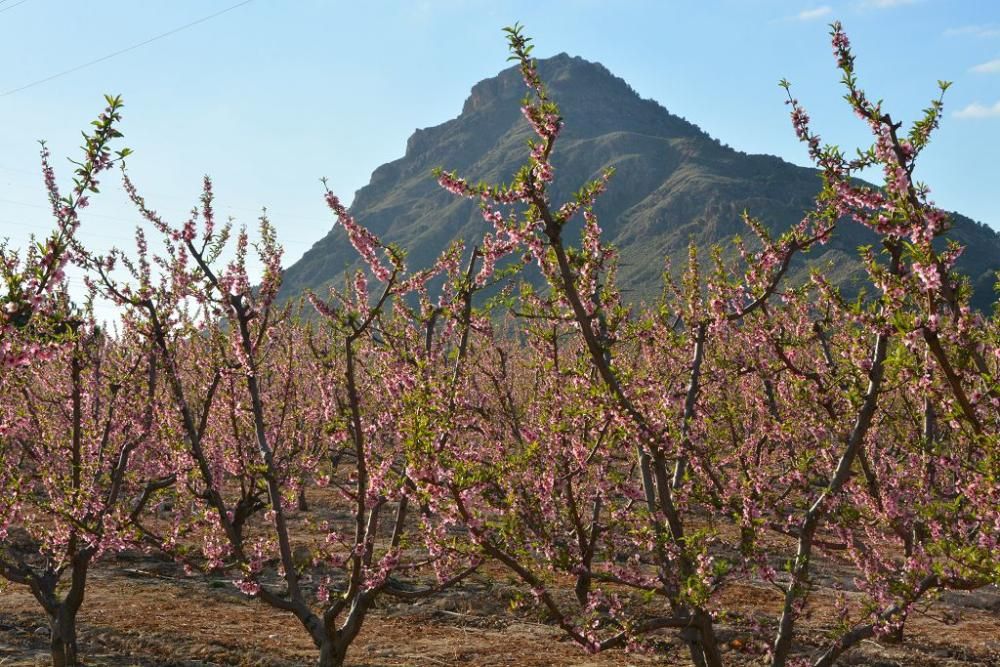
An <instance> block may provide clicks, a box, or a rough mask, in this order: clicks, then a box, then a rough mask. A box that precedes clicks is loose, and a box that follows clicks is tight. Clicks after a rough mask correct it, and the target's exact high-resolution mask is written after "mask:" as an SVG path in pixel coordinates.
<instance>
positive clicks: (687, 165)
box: [283, 54, 1000, 310]
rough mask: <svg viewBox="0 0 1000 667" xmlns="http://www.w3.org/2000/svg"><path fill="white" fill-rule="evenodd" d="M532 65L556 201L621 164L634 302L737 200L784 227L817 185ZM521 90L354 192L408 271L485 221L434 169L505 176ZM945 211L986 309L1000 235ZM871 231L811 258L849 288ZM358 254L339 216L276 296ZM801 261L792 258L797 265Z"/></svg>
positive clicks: (732, 231) (558, 61) (815, 177)
mask: <svg viewBox="0 0 1000 667" xmlns="http://www.w3.org/2000/svg"><path fill="white" fill-rule="evenodd" d="M538 67H539V71H540V74H541V76H542V78H543V80H544V81H546V82H547V84H548V86H549V89H550V92H551V94H552V96H553V98H554V99H555V100H556V101H557V102H558V103H559V105H560V108H561V111H562V114H563V117H564V118H565V120H566V125H565V128H564V130H563V133H562V134H561V135H560V138H559V141H558V142H557V144H556V150H555V152H554V154H553V160H552V162H553V165H554V167H555V170H556V187H554V188H553V189H552V196H553V202H555V203H559V202H561V201H564V200H565V199H567V198H569V197H570V196H571V192H572V191H574V190H576V189H577V188H579V187H580V186H581V185H583V184H584V183H585V182H587V181H588V180H591V179H593V178H595V177H597V176H598V175H599V174H600V173H602V171H603V170H604V169H605V168H607V167H614V168H615V175H614V177H613V178H612V180H611V183H610V184H609V187H608V190H607V192H606V193H605V194H604V195H603V196H602V197H601V198H600V199H599V200H598V204H597V206H596V207H595V212H596V213H597V214H598V216H599V219H600V221H601V226H602V228H603V229H604V233H605V238H606V239H607V240H609V241H611V242H612V243H613V244H614V245H615V246H616V247H617V248H618V250H619V252H620V259H621V261H620V269H619V274H618V278H619V285H620V287H621V288H622V290H623V292H624V295H625V296H626V298H628V299H629V300H631V301H640V300H651V299H655V298H656V296H657V294H658V293H659V290H660V286H661V273H662V271H663V267H664V260H665V259H666V258H670V259H671V265H672V266H674V267H678V266H681V265H682V264H683V258H684V256H685V255H686V249H687V245H688V242H689V240H690V239H693V240H694V241H695V242H696V243H697V244H698V245H699V246H700V247H702V248H707V247H709V246H710V245H711V244H713V243H723V244H724V245H728V243H729V240H730V239H731V238H732V237H733V236H734V235H737V234H744V235H748V230H747V229H746V228H745V225H744V224H743V222H742V221H741V219H740V214H741V212H742V211H743V210H744V209H746V210H748V211H750V213H751V215H753V216H754V217H757V218H760V219H761V220H762V221H763V222H764V223H765V225H767V226H768V227H769V228H770V229H772V230H775V231H779V230H783V229H787V228H788V227H789V226H791V225H792V224H794V223H796V222H798V221H799V220H800V219H801V218H802V216H803V213H804V212H805V211H806V210H808V209H810V208H811V206H812V199H813V197H814V195H815V194H816V192H817V191H818V189H819V187H820V178H819V174H818V172H817V171H815V170H813V169H807V168H804V167H798V166H795V165H793V164H791V163H788V162H785V161H784V160H781V159H779V158H777V157H773V156H770V155H748V154H746V153H742V152H740V151H737V150H734V149H732V148H730V147H728V146H725V145H722V144H721V143H720V142H719V141H718V140H716V139H713V138H712V137H710V136H709V135H708V134H706V133H705V132H703V131H702V130H701V129H699V128H698V127H697V126H695V125H694V124H692V123H690V122H688V121H686V120H684V119H682V118H679V117H677V116H674V115H672V114H671V113H669V112H668V111H667V110H666V109H664V108H663V107H662V106H660V105H659V104H658V103H656V102H654V101H652V100H646V99H642V98H641V97H640V96H639V95H638V94H636V92H635V91H634V90H632V88H630V87H629V85H628V84H627V83H626V82H625V81H624V80H622V79H620V78H618V77H616V76H614V75H613V74H611V72H609V71H608V70H607V69H606V68H605V67H603V66H602V65H599V64H596V63H591V62H588V61H586V60H583V59H582V58H579V57H570V56H568V55H566V54H560V55H557V56H554V57H552V58H548V59H545V60H540V61H539V62H538ZM524 94H525V88H524V85H523V83H522V81H521V77H520V74H519V72H518V71H517V70H516V69H515V68H510V69H507V70H505V71H503V72H501V73H500V74H499V75H497V76H495V77H493V78H490V79H486V80H485V81H481V82H479V83H478V84H476V85H475V86H474V87H473V88H472V92H471V94H470V95H469V97H468V99H467V100H466V101H465V106H464V108H463V109H462V113H461V115H459V116H458V117H457V118H455V119H453V120H449V121H447V122H445V123H443V124H441V125H438V126H436V127H431V128H427V129H422V130H417V131H415V132H414V133H413V135H412V136H411V137H410V138H409V140H408V141H407V145H406V154H405V155H404V156H403V157H402V158H400V159H398V160H395V161H393V162H389V163H387V164H384V165H382V166H381V167H379V168H378V169H376V170H375V171H374V173H372V176H371V182H370V183H369V184H368V185H366V186H365V187H363V188H361V189H360V190H358V192H357V193H356V195H355V198H354V202H353V205H352V207H351V212H352V213H353V215H354V216H355V217H356V218H357V220H358V222H360V223H361V224H363V225H365V226H366V227H368V228H369V229H371V230H372V231H373V232H374V233H376V234H378V235H379V236H381V237H382V238H383V240H385V241H391V242H395V243H398V244H399V245H401V246H402V247H403V248H405V249H407V251H408V253H409V255H408V265H409V266H410V267H411V268H414V269H416V268H422V267H425V266H427V265H429V264H430V263H431V262H432V261H433V260H434V258H435V257H436V256H437V254H438V253H439V252H440V251H441V250H442V249H443V248H444V247H445V246H446V245H447V244H448V243H449V242H450V241H451V240H452V239H454V238H456V237H461V238H464V239H466V240H473V239H476V238H478V237H480V236H481V235H482V233H483V232H484V231H485V225H486V223H484V222H483V220H482V217H481V216H480V215H479V212H478V208H477V207H476V205H475V204H474V203H473V202H471V201H468V200H459V199H456V198H455V197H454V196H452V195H451V194H449V193H447V192H445V191H443V190H442V189H441V188H440V187H439V186H438V185H437V183H436V181H435V179H434V177H433V176H432V173H431V171H432V169H433V168H434V167H442V168H444V169H446V170H457V171H458V172H459V174H461V175H462V176H463V177H465V178H467V179H468V180H470V181H472V182H476V181H478V180H485V181H488V182H503V181H509V180H510V178H511V176H512V174H513V173H514V172H515V171H516V169H517V168H518V167H519V166H520V165H521V164H522V163H523V161H524V159H525V157H526V152H527V149H526V146H525V142H526V141H527V140H528V139H529V138H531V136H532V134H531V130H530V128H529V127H528V124H527V122H526V121H525V120H524V119H523V117H522V116H521V113H520V106H521V99H522V98H523V97H524ZM789 131H791V129H789ZM953 220H954V227H953V229H952V231H951V232H950V234H949V237H950V238H953V239H955V240H957V241H958V242H960V243H961V244H963V245H964V246H966V249H965V253H964V254H963V256H962V258H961V260H960V262H959V266H958V268H959V270H961V271H962V272H963V273H965V274H966V275H968V276H969V277H970V279H971V280H972V282H973V285H974V289H975V303H976V305H977V306H978V307H980V308H984V309H987V310H988V308H989V305H990V304H991V303H993V300H994V298H993V293H992V287H993V282H994V273H995V272H996V271H997V270H998V269H1000V235H998V234H997V233H996V232H994V231H993V230H991V229H990V228H989V227H987V226H986V225H982V224H979V223H976V222H974V221H972V220H970V219H969V218H966V217H965V216H962V215H959V214H954V216H953ZM875 240H876V238H875V236H874V234H872V233H871V232H869V231H868V230H867V229H865V228H862V227H861V226H859V225H856V224H850V223H847V224H843V225H841V226H840V227H839V228H838V231H837V233H836V234H835V236H834V239H833V240H831V241H830V243H828V244H827V245H826V246H822V247H821V248H819V249H817V250H814V251H813V252H812V253H811V254H809V255H808V256H807V258H806V260H805V261H806V262H807V263H808V264H810V265H820V266H822V267H824V268H825V269H826V270H827V273H828V275H830V276H831V278H833V279H834V280H835V281H837V282H838V283H840V284H841V285H842V286H843V287H844V288H845V291H846V292H847V293H853V292H856V290H857V288H858V287H859V286H860V285H861V284H862V280H863V277H864V272H863V270H862V269H861V266H860V264H859V262H858V261H857V248H858V246H860V245H868V244H873V243H875ZM356 265H357V257H356V255H355V254H354V250H353V248H351V246H350V245H349V243H348V242H347V240H346V236H345V234H344V232H343V230H342V229H341V228H340V227H339V226H335V227H333V229H331V231H330V232H329V233H328V234H327V235H326V236H325V237H323V238H322V239H320V240H319V242H317V243H316V244H315V245H314V246H313V247H312V248H311V249H310V250H309V251H308V252H306V254H305V255H304V256H303V257H302V258H301V259H300V260H299V261H298V262H296V263H295V264H293V265H292V266H290V267H289V268H288V269H287V271H286V273H285V282H284V287H283V295H284V296H286V297H290V296H293V295H296V294H299V293H301V292H302V291H303V290H305V289H314V290H318V289H320V288H322V287H323V286H324V285H326V284H329V283H330V282H331V281H332V282H338V283H339V282H340V281H342V280H343V276H344V272H345V270H346V269H348V268H350V267H352V266H356ZM804 266H805V264H800V266H798V267H797V275H798V277H801V276H802V270H803V269H804ZM795 277H796V276H795V274H793V276H792V279H795Z"/></svg>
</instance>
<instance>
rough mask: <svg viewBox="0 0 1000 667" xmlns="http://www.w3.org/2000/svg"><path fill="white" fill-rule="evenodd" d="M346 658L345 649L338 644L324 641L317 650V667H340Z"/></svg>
mask: <svg viewBox="0 0 1000 667" xmlns="http://www.w3.org/2000/svg"><path fill="white" fill-rule="evenodd" d="M346 657H347V648H346V647H344V646H341V645H340V642H335V641H326V642H323V645H322V646H320V648H319V662H317V663H316V664H317V665H318V667H342V666H343V664H344V659H345V658H346Z"/></svg>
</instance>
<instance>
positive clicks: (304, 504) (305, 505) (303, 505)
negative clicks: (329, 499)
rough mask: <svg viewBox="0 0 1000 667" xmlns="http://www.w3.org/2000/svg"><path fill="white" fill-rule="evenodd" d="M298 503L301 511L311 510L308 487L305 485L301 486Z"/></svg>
mask: <svg viewBox="0 0 1000 667" xmlns="http://www.w3.org/2000/svg"><path fill="white" fill-rule="evenodd" d="M298 505H299V511H300V512H308V511H309V501H308V500H307V499H306V488H305V487H304V486H303V487H300V488H299V503H298Z"/></svg>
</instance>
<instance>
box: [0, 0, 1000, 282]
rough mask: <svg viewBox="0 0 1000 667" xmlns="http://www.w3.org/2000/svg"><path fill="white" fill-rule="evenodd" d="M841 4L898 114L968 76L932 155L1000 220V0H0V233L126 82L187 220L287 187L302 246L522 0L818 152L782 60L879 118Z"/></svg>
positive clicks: (159, 190)
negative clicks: (840, 37) (204, 208)
mask: <svg viewBox="0 0 1000 667" xmlns="http://www.w3.org/2000/svg"><path fill="white" fill-rule="evenodd" d="M833 20H840V21H842V22H843V24H844V26H845V28H846V31H847V33H848V35H849V36H850V38H851V41H852V43H853V45H854V49H855V55H856V57H857V62H856V67H857V70H858V73H859V78H860V83H861V85H862V87H863V88H865V90H866V91H867V92H868V94H869V96H870V97H872V98H876V99H878V98H882V99H884V100H885V105H886V107H885V108H886V109H887V110H889V111H890V112H891V113H892V114H893V115H894V117H895V118H897V119H899V120H903V121H905V122H907V123H909V122H910V121H912V120H914V119H916V118H918V117H919V115H920V114H921V111H922V109H924V108H925V107H926V106H927V104H928V102H929V101H930V100H931V98H932V97H934V96H936V94H937V81H938V80H939V79H945V80H949V81H952V82H954V85H953V86H952V88H951V90H949V91H948V93H947V95H946V97H945V109H946V113H945V117H944V119H943V122H942V126H941V128H940V130H939V131H938V132H937V134H936V137H935V139H934V140H933V143H932V145H931V147H930V148H928V149H927V151H926V152H925V154H924V155H923V157H922V163H921V165H920V167H919V168H918V174H917V176H918V178H919V179H920V180H923V181H924V182H926V183H927V184H928V185H929V186H930V188H931V190H932V198H933V199H935V201H936V202H937V203H938V204H939V205H941V206H942V207H944V208H946V209H948V210H958V211H960V212H962V213H964V214H966V215H968V216H970V217H972V218H974V219H976V220H979V221H982V222H985V223H987V224H989V225H991V226H992V227H994V228H995V229H998V230H1000V203H998V202H1000V199H998V197H997V186H998V184H1000V162H998V160H997V159H996V157H997V156H998V155H1000V1H994V0H818V1H815V2H806V1H799V0H787V1H786V0H780V1H779V0H697V1H687V0H671V1H661V2H654V1H652V0H545V1H541V0H533V1H506V0H491V1H487V0H447V1H445V0H441V1H432V0H410V1H399V2H389V1H382V0H368V1H366V2H354V1H350V2H347V1H338V2H334V1H332V0H331V1H322V0H249V1H247V0H244V2H237V0H197V1H195V0H170V1H167V0H101V2H97V1H96V0H0V62H2V63H3V64H4V66H3V67H2V68H0V128H2V129H0V239H2V238H4V237H6V238H8V239H9V242H10V244H11V245H12V246H14V247H18V246H23V245H24V244H25V243H26V242H27V238H28V235H29V234H31V233H37V234H40V235H41V234H44V233H45V232H46V230H48V229H50V228H51V226H52V221H51V219H50V218H49V217H48V213H47V210H46V200H45V193H44V189H43V187H42V179H41V175H40V171H39V161H38V149H39V146H38V143H37V140H39V139H45V140H47V142H48V145H49V147H50V150H51V151H52V154H53V156H54V157H55V158H56V159H55V164H56V168H57V173H58V174H59V175H60V178H61V182H62V183H63V184H64V185H65V184H68V183H69V182H70V178H71V174H72V167H71V165H69V163H67V162H65V159H64V158H67V157H75V156H78V155H79V153H80V152H79V149H78V148H77V147H78V145H79V143H80V134H79V132H80V130H81V129H84V128H86V127H87V124H88V123H89V121H90V120H91V119H92V118H94V117H95V116H96V114H97V113H99V112H100V110H101V108H102V107H103V104H104V102H103V95H104V93H112V94H120V95H122V96H123V98H124V101H125V109H124V111H123V113H124V120H123V123H122V124H121V126H120V127H121V129H122V131H123V132H124V133H125V139H124V142H123V143H122V144H121V145H127V146H128V147H129V148H131V149H132V150H133V151H134V155H133V156H132V157H130V158H129V161H128V164H129V169H130V172H131V174H132V177H133V179H134V180H135V182H136V183H137V185H138V186H139V189H140V191H141V192H142V193H143V194H144V195H145V196H146V199H147V201H148V203H149V204H150V205H151V206H152V207H153V208H155V209H157V210H158V211H160V212H161V213H162V214H163V215H164V216H165V217H166V218H168V219H170V220H173V221H176V222H178V223H179V222H181V221H183V219H184V218H185V217H186V212H187V211H188V210H190V208H191V206H192V205H193V204H195V203H196V201H197V198H198V196H199V194H200V188H201V179H202V176H203V175H205V174H209V175H210V176H212V177H213V179H214V183H215V191H216V195H217V203H216V208H217V210H218V211H219V212H220V213H221V214H224V215H229V216H233V217H234V218H235V219H236V221H237V223H246V224H248V225H249V226H253V225H255V224H256V218H257V216H258V215H259V213H260V211H261V209H262V207H267V210H268V214H269V217H270V219H271V220H272V222H273V223H274V224H275V226H276V227H277V230H278V235H279V239H280V240H281V241H282V242H283V244H284V246H285V248H286V258H287V259H286V264H287V263H291V262H293V261H294V260H296V259H298V258H299V257H300V256H301V255H302V253H304V252H305V251H306V250H307V249H308V248H309V247H310V246H311V245H312V244H313V243H314V242H316V241H318V240H319V239H320V238H321V237H322V236H323V235H324V234H325V233H326V232H327V231H328V230H329V229H330V228H331V227H332V226H333V222H334V221H333V217H332V215H331V214H330V212H329V211H328V210H327V209H326V208H325V205H324V201H323V189H322V185H321V183H320V181H319V179H320V178H321V177H324V176H325V177H328V179H329V183H330V187H331V189H333V190H334V191H335V192H337V193H338V194H340V195H341V196H342V198H344V199H345V200H348V201H349V200H350V199H351V198H352V197H353V194H354V192H355V191H356V190H357V189H358V188H360V187H362V186H363V185H365V184H366V183H367V182H368V180H369V177H370V175H371V172H372V171H373V170H374V169H375V168H376V167H378V166H379V165H381V164H383V163H385V162H388V161H391V160H394V159H396V158H399V157H401V156H402V154H403V152H404V150H405V146H406V139H407V137H408V136H409V135H410V134H411V133H412V132H413V131H414V129H416V128H423V127H428V126H433V125H438V124H440V123H442V122H444V121H446V120H448V119H450V118H454V117H455V116H457V115H458V114H459V112H460V111H461V109H462V103H463V101H464V99H465V97H466V96H467V95H468V93H469V90H470V88H471V87H472V85H473V84H475V83H476V82H477V81H480V80H481V79H484V78H487V77H490V76H494V75H495V74H496V73H497V72H499V71H500V70H501V69H503V68H505V67H507V66H509V63H507V60H506V59H507V55H508V54H507V50H506V42H505V40H504V36H503V34H502V32H501V29H502V28H503V27H504V26H506V25H510V24H512V23H514V22H515V21H519V22H521V23H522V24H524V25H525V30H526V33H527V34H529V35H531V36H533V37H534V40H535V43H536V49H535V55H536V56H538V57H545V56H549V55H554V54H556V53H559V52H567V53H569V54H571V55H577V56H582V57H584V58H586V59H588V60H592V61H597V62H600V63H602V64H604V65H605V66H606V67H608V69H610V70H611V71H612V72H613V73H615V74H616V75H618V76H620V77H622V78H624V79H625V80H626V81H627V82H628V83H629V84H630V85H631V86H632V87H633V88H634V89H635V90H636V91H637V92H638V93H639V94H640V95H642V96H643V97H646V98H652V99H655V100H657V101H658V102H659V103H661V104H662V105H663V106H664V107H666V108H667V109H668V110H669V111H671V112H673V113H674V114H676V115H679V116H682V117H684V118H686V119H687V120H689V121H692V122H694V123H696V124H697V125H699V126H700V127H701V128H702V129H704V130H705V131H706V132H708V133H709V134H711V135H712V136H714V137H717V138H718V139H720V140H721V141H722V142H723V143H725V144H728V145H730V146H732V147H733V148H736V149H739V150H742V151H746V152H749V153H768V154H772V155H778V156H780V157H782V158H784V159H786V160H789V161H791V162H794V163H796V164H802V165H804V164H807V158H806V154H805V150H804V147H803V146H802V145H801V144H799V143H798V142H797V141H796V139H795V137H794V134H793V132H792V128H791V125H790V122H789V120H788V108H787V107H786V106H785V104H784V92H783V91H782V90H781V89H780V88H779V87H778V85H777V82H778V81H779V80H780V79H781V78H787V79H788V80H789V81H791V83H792V85H793V92H794V94H795V96H796V97H797V98H798V99H799V100H800V101H801V102H802V104H803V105H804V106H805V107H806V108H807V110H808V111H809V112H810V115H811V116H812V117H813V128H814V130H816V131H818V132H819V133H820V134H821V135H822V137H823V139H824V140H825V141H827V142H832V143H836V144H838V145H840V146H841V147H844V148H853V147H855V146H860V145H864V142H865V141H866V139H867V136H866V128H865V127H864V126H863V125H862V124H861V123H860V122H859V121H858V120H857V119H856V118H855V117H854V116H853V115H852V113H851V112H850V110H849V109H848V107H847V106H846V104H845V102H844V101H843V99H842V97H841V96H842V94H843V90H842V88H841V87H840V85H839V72H838V71H837V70H836V68H835V62H834V59H833V57H832V54H831V49H830V45H829V37H828V32H829V25H828V24H829V23H830V22H831V21H833ZM166 33H169V34H166ZM164 34H166V35H165V36H163V37H160V36H161V35H164ZM157 37H160V38H158V39H154V38H157ZM149 40H152V41H149ZM144 42H148V43H145V44H144ZM131 47H136V48H131ZM121 51H124V53H118V52H121ZM116 53H118V55H113V54H116ZM109 56H110V57H109ZM94 61H99V62H96V63H95V62H94ZM90 63H94V64H90ZM70 70H72V71H70ZM67 71H68V73H65V74H62V73H64V72H67ZM50 77H54V78H50ZM37 82H40V83H37ZM566 122H567V123H572V122H573V119H572V118H567V119H566ZM442 166H445V167H446V166H447V165H442ZM104 186H105V187H104V188H102V192H101V194H100V195H99V196H97V197H96V198H95V199H94V203H93V206H91V207H90V208H88V209H87V210H86V212H85V215H84V216H83V224H82V227H81V230H80V232H79V237H80V239H81V240H82V241H83V242H84V244H85V245H88V246H90V247H92V248H93V249H95V250H98V251H100V250H104V249H107V248H109V247H111V246H112V245H118V246H122V247H126V248H127V247H129V246H131V245H132V240H131V239H132V235H133V231H134V229H135V226H136V224H137V223H138V222H139V219H138V217H137V216H136V215H135V212H134V209H133V208H132V207H131V206H130V205H129V204H128V202H127V201H126V199H125V198H124V196H123V194H122V192H121V188H120V186H119V185H118V183H117V179H116V178H115V177H113V176H108V177H107V178H106V180H105V183H104ZM612 187H613V185H612ZM73 280H74V281H78V280H79V279H78V278H76V277H74V278H73Z"/></svg>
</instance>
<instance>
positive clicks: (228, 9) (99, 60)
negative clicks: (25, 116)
mask: <svg viewBox="0 0 1000 667" xmlns="http://www.w3.org/2000/svg"><path fill="white" fill-rule="evenodd" d="M27 1H28V0H21V2H19V3H18V4H21V3H23V2H27ZM251 2H253V0H243V2H237V3H236V4H235V5H231V6H229V7H226V8H225V9H222V10H219V11H217V12H215V13H214V14H209V15H208V16H203V17H201V18H200V19H197V20H195V21H191V22H190V23H185V24H184V25H182V26H179V27H177V28H174V29H173V30H168V31H167V32H164V33H161V34H159V35H156V36H155V37H150V38H149V39H147V40H145V41H143V42H139V43H138V44H133V45H132V46H128V47H125V48H124V49H121V50H119V51H115V52H114V53H109V54H108V55H106V56H101V57H100V58H97V59H96V60H91V61H90V62H86V63H83V64H82V65H77V66H76V67H71V68H70V69H67V70H63V71H62V72H59V73H57V74H53V75H51V76H47V77H45V78H44V79H38V80H37V81H32V82H31V83H26V84H25V85H23V86H20V87H19V88H12V89H11V90H8V91H5V92H3V93H0V97H7V96H8V95H13V94H14V93H19V92H21V91H22V90H27V89H28V88H32V87H34V86H37V85H40V84H43V83H46V82H48V81H52V80H53V79H58V78H59V77H61V76H66V75H67V74H72V73H73V72H78V71H80V70H82V69H84V68H86V67H90V66H91V65H96V64H97V63H102V62H104V61H105V60H110V59H111V58H114V57H115V56H120V55H122V54H123V53H128V52H129V51H133V50H135V49H138V48H139V47H142V46H146V45H147V44H151V43H152V42H155V41H157V40H159V39H163V38H164V37H169V36H170V35H175V34H177V33H179V32H180V31H182V30H187V29H188V28H190V27H192V26H196V25H198V24H199V23H204V22H205V21H209V20H211V19H214V18H215V17H216V16H222V15H223V14H225V13H227V12H231V11H233V10H234V9H238V8H239V7H242V6H243V5H249V4H250V3H251ZM16 6H17V5H11V6H10V7H8V8H7V9H13V8H14V7H16ZM7 9H0V12H4V11H7Z"/></svg>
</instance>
